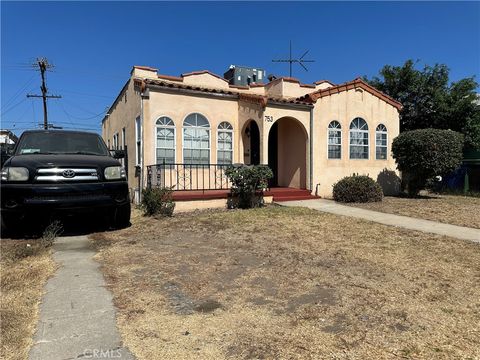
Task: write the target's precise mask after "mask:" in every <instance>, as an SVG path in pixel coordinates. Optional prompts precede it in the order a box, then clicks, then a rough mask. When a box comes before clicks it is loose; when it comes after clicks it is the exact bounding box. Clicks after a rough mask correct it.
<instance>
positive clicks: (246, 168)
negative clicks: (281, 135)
mask: <svg viewBox="0 0 480 360" xmlns="http://www.w3.org/2000/svg"><path fill="white" fill-rule="evenodd" d="M225 175H226V176H227V177H228V178H229V180H230V182H231V183H232V188H231V193H232V197H233V201H232V199H231V200H230V201H229V207H239V208H241V209H249V208H253V207H260V206H262V205H263V190H264V189H266V188H267V186H268V180H269V179H271V178H272V177H273V172H272V170H271V169H270V168H269V167H268V166H266V165H241V164H236V165H232V166H229V167H228V168H227V169H226V170H225Z"/></svg>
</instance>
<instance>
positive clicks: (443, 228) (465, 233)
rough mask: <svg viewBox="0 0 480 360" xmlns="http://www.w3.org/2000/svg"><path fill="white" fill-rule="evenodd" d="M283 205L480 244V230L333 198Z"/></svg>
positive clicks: (283, 203) (290, 202) (292, 202)
mask: <svg viewBox="0 0 480 360" xmlns="http://www.w3.org/2000/svg"><path fill="white" fill-rule="evenodd" d="M280 205H283V206H302V207H306V208H310V209H314V210H318V211H324V212H328V213H331V214H336V215H344V216H351V217H356V218H360V219H364V220H369V221H373V222H377V223H380V224H385V225H391V226H397V227H402V228H405V229H410V230H417V231H423V232H428V233H432V234H438V235H445V236H451V237H454V238H457V239H462V240H469V241H473V242H476V243H479V244H480V230H479V229H473V228H468V227H464V226H456V225H449V224H444V223H440V222H436V221H430V220H423V219H417V218H411V217H408V216H401V215H394V214H387V213H382V212H378V211H371V210H365V209H361V208H356V207H353V206H346V205H340V204H338V203H336V202H335V201H333V200H325V199H314V200H299V201H288V202H282V203H280Z"/></svg>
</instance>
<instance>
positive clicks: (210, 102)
mask: <svg viewBox="0 0 480 360" xmlns="http://www.w3.org/2000/svg"><path fill="white" fill-rule="evenodd" d="M139 74H143V75H146V74H148V75H149V76H151V75H152V74H156V73H155V72H154V71H147V70H137V69H135V70H134V72H133V76H136V75H139ZM187 79H188V80H187ZM185 82H189V83H192V84H193V83H195V84H198V85H201V86H203V87H211V88H224V87H225V86H227V87H228V84H226V82H224V81H223V80H221V79H218V78H216V77H215V76H212V75H210V74H197V75H189V76H186V77H185ZM319 86H321V87H327V86H330V84H328V83H322V84H321V85H319ZM253 89H256V90H255V91H256V92H257V91H258V92H262V91H264V90H267V92H268V93H269V94H274V95H283V96H292V95H293V96H300V95H304V94H306V93H309V92H312V91H313V90H314V89H310V88H306V87H301V86H300V85H299V84H298V83H295V82H288V81H287V82H285V81H283V79H279V81H277V82H275V83H272V84H270V85H267V86H266V87H265V88H263V87H260V88H253ZM182 91H183V90H168V89H155V88H150V90H149V97H148V98H145V99H144V100H143V117H144V122H143V149H144V163H143V165H144V169H143V170H144V172H145V175H146V166H148V165H152V164H155V163H156V127H155V123H156V120H157V119H158V118H160V117H161V116H168V117H169V118H171V119H172V120H173V121H174V123H175V131H176V133H175V137H176V162H177V163H183V162H184V161H183V121H184V119H185V117H186V116H187V115H189V114H191V113H200V114H202V115H204V116H205V117H206V118H207V119H208V120H209V123H210V162H211V163H212V164H215V163H217V162H218V161H217V128H218V125H219V124H220V123H221V122H222V121H228V122H229V123H230V124H231V125H232V126H233V129H234V130H233V134H234V141H233V161H234V162H235V163H238V162H240V163H243V162H244V161H245V153H246V151H247V150H248V146H244V145H245V144H246V142H247V139H246V137H245V134H244V132H243V130H244V128H245V125H246V124H247V123H248V122H249V121H251V120H254V121H256V123H257V124H258V127H259V131H260V163H262V164H267V163H268V137H269V133H270V129H271V127H272V126H273V124H274V123H275V122H277V121H279V120H282V119H292V118H293V119H296V120H292V121H286V122H283V121H280V122H279V126H280V128H279V164H278V165H279V167H278V170H279V185H281V186H299V187H303V188H305V187H308V186H309V182H310V172H312V175H313V189H312V192H313V193H317V194H318V195H320V196H324V197H330V196H331V192H332V185H333V184H334V183H335V182H337V181H338V180H339V179H341V178H342V177H344V176H348V175H351V174H352V173H359V174H368V175H369V176H371V177H373V178H374V179H376V177H377V175H378V174H379V172H381V171H382V170H383V169H390V170H395V169H396V165H395V162H394V160H393V158H392V157H391V143H392V140H393V139H394V138H395V137H396V136H397V135H398V133H399V114H398V110H397V109H396V108H395V107H393V106H392V105H390V104H388V103H386V102H385V101H383V100H381V99H379V98H378V97H376V96H373V95H371V94H370V93H368V92H367V91H364V90H362V89H358V88H357V89H352V90H348V91H343V92H340V93H337V94H332V95H330V96H326V97H322V98H320V99H318V101H317V102H316V103H315V105H314V108H313V123H314V126H313V134H312V137H313V168H312V169H310V159H309V156H310V152H309V138H310V109H309V108H308V107H305V106H303V107H302V106H293V105H289V104H274V103H273V102H272V101H269V102H268V103H267V106H266V107H265V108H263V107H262V106H261V105H260V104H252V103H250V102H248V101H239V100H238V99H236V98H232V97H231V95H219V96H214V95H211V94H205V93H199V94H195V93H193V92H192V91H190V92H185V91H183V92H182ZM242 91H243V90H242ZM140 104H141V100H140V94H139V93H138V92H135V90H134V87H133V81H130V82H129V84H128V86H127V87H126V89H125V91H124V93H123V94H121V96H120V97H119V99H118V101H117V103H116V104H115V106H113V107H112V109H111V110H110V116H109V117H108V118H107V119H106V120H105V122H104V124H103V127H102V134H103V137H104V139H105V140H106V141H107V140H110V143H111V145H112V138H113V134H115V133H118V134H119V142H120V144H121V142H122V139H121V134H122V128H125V130H126V143H127V145H128V150H129V151H128V156H129V169H128V172H129V184H130V186H131V187H137V184H138V178H135V177H134V174H135V119H136V117H137V116H140V111H141V105H140ZM356 117H361V118H363V119H365V120H366V122H367V124H368V126H369V159H367V160H350V159H349V126H350V122H351V121H352V120H353V119H354V118H356ZM332 120H337V121H338V122H340V124H341V126H342V157H341V159H338V160H337V159H335V160H333V159H328V158H327V146H328V145H327V140H328V137H327V128H328V124H329V123H330V122H331V121H332ZM380 123H382V124H384V125H385V126H386V127H387V130H388V148H387V153H388V157H387V160H376V159H375V129H376V127H377V125H378V124H380ZM297 159H303V160H302V166H301V167H299V166H298V164H299V162H298V161H297ZM303 164H304V165H303ZM145 182H146V176H145Z"/></svg>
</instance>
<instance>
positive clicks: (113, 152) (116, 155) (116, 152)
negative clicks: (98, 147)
mask: <svg viewBox="0 0 480 360" xmlns="http://www.w3.org/2000/svg"><path fill="white" fill-rule="evenodd" d="M110 155H112V157H113V158H114V159H123V158H124V157H125V151H124V150H110Z"/></svg>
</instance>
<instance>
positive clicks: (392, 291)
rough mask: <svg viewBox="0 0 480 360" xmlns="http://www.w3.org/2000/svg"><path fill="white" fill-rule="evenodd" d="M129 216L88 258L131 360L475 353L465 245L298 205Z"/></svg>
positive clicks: (478, 332) (472, 256)
mask: <svg viewBox="0 0 480 360" xmlns="http://www.w3.org/2000/svg"><path fill="white" fill-rule="evenodd" d="M133 219H134V220H133V221H132V223H133V225H132V227H131V228H129V229H124V230H120V231H116V232H110V233H108V234H106V236H107V237H108V238H109V242H108V245H107V246H105V245H106V244H107V242H106V241H105V240H104V239H102V240H101V241H102V247H101V250H100V253H99V254H98V255H97V257H98V258H99V260H100V261H101V262H102V263H103V271H104V272H105V274H106V278H107V282H108V284H109V287H110V288H111V290H112V291H113V294H114V301H115V304H116V306H117V307H118V309H119V313H118V319H117V322H118V326H119V329H120V332H121V334H122V337H123V341H124V342H125V344H126V346H128V347H129V349H130V350H131V351H132V352H133V353H134V354H135V355H136V356H137V358H138V359H162V358H175V359H191V358H201V359H227V358H232V359H251V358H261V359H279V358H281V359H287V358H288V359H304V358H311V359H314V358H320V359H323V358H396V357H399V358H402V357H407V358H416V359H431V358H435V359H442V358H443V359H447V358H476V357H479V356H480V350H479V349H480V340H479V339H480V328H479V326H478V324H479V323H480V300H479V299H480V287H479V283H480V247H479V246H478V245H477V244H473V243H469V242H464V241H459V240H456V239H451V238H447V237H441V236H437V235H432V234H425V233H420V232H414V231H408V230H404V229H399V228H394V227H388V226H384V225H380V224H375V223H369V222H365V221H363V220H359V219H354V218H348V217H340V216H335V215H332V214H326V213H320V212H316V211H312V210H308V209H302V208H283V207H273V206H272V207H267V208H261V209H254V210H237V211H204V212H195V213H185V214H181V215H178V216H175V217H173V218H163V219H158V220H155V219H146V218H142V217H133ZM97 237H98V235H97V236H94V240H93V241H94V242H95V241H96V240H95V238H97Z"/></svg>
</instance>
